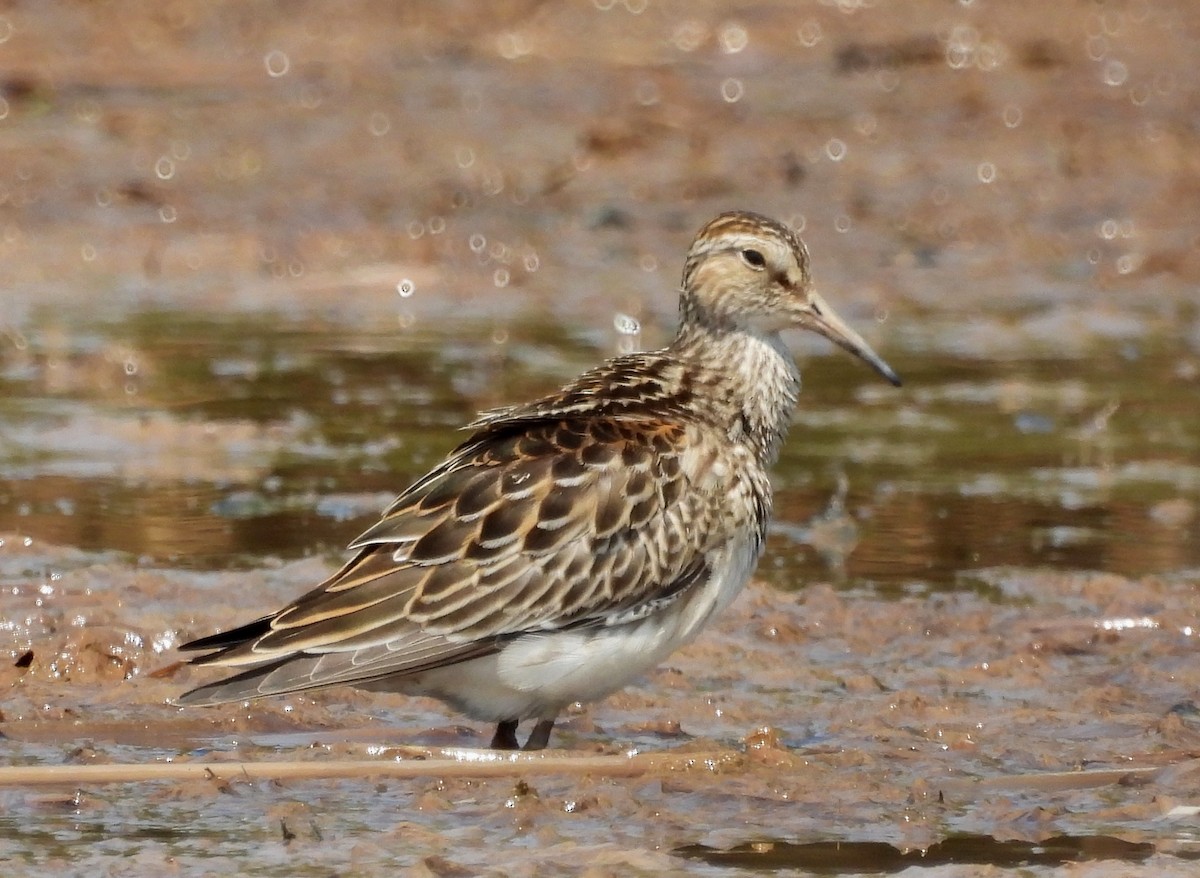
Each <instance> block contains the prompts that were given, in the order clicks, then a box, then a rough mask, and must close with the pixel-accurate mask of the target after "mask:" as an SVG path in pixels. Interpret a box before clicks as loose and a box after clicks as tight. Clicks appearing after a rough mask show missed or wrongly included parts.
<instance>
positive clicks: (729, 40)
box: [717, 22, 750, 55]
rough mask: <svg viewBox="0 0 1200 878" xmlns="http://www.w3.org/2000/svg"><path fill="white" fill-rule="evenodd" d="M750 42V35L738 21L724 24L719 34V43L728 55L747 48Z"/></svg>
mask: <svg viewBox="0 0 1200 878" xmlns="http://www.w3.org/2000/svg"><path fill="white" fill-rule="evenodd" d="M749 42H750V35H749V34H748V33H747V32H746V29H745V28H744V27H742V26H741V25H740V24H738V23H737V22H729V23H727V24H724V25H722V26H721V30H720V32H719V33H718V34H717V43H718V44H719V45H720V46H721V51H722V52H724V53H725V54H726V55H736V54H737V53H738V52H740V51H742V50H743V49H745V48H746V45H747V43H749Z"/></svg>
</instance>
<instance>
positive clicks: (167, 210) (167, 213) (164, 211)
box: [158, 204, 179, 223]
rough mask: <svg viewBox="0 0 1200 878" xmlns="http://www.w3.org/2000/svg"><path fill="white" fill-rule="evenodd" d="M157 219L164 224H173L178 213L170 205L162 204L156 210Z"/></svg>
mask: <svg viewBox="0 0 1200 878" xmlns="http://www.w3.org/2000/svg"><path fill="white" fill-rule="evenodd" d="M158 218H159V219H160V220H161V221H162V222H164V223H173V222H175V220H177V219H178V218H179V213H178V211H176V210H175V208H174V207H172V206H171V205H169V204H164V205H163V206H162V207H160V208H159V209H158Z"/></svg>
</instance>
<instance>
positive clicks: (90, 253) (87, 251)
mask: <svg viewBox="0 0 1200 878" xmlns="http://www.w3.org/2000/svg"><path fill="white" fill-rule="evenodd" d="M79 255H80V256H82V257H83V261H84V262H92V261H93V260H95V258H96V248H95V247H93V246H92V245H91V244H84V245H83V246H82V247H80V248H79Z"/></svg>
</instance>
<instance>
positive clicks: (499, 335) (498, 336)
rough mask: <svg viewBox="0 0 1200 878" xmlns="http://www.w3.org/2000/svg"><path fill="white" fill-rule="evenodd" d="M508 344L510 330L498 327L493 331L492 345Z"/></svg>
mask: <svg viewBox="0 0 1200 878" xmlns="http://www.w3.org/2000/svg"><path fill="white" fill-rule="evenodd" d="M507 342H508V330H507V329H504V328H503V327H497V328H496V329H493V330H492V344H505V343H507Z"/></svg>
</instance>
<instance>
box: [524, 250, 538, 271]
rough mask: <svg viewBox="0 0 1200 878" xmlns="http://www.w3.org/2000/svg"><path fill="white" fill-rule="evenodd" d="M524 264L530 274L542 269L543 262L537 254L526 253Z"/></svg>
mask: <svg viewBox="0 0 1200 878" xmlns="http://www.w3.org/2000/svg"><path fill="white" fill-rule="evenodd" d="M524 263H525V270H526V271H528V272H529V273H530V274H532V273H533V272H535V271H537V270H538V269H539V268H541V267H542V261H541V260H540V259H539V258H538V255H537V254H536V253H526V254H525V260H524Z"/></svg>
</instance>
